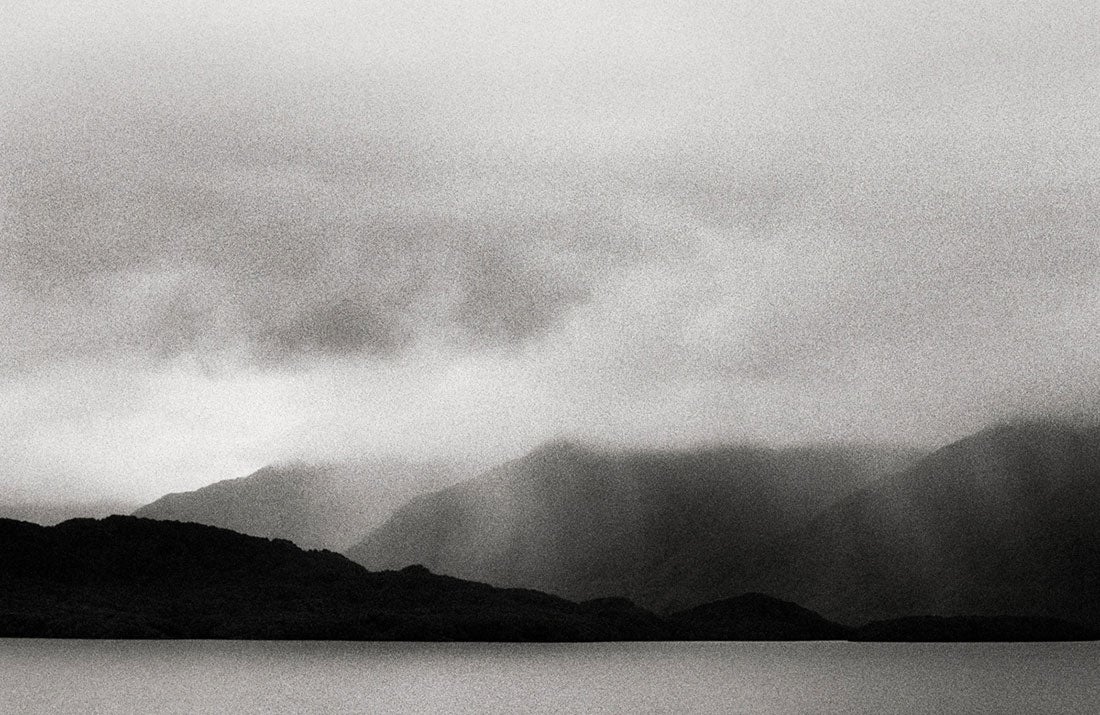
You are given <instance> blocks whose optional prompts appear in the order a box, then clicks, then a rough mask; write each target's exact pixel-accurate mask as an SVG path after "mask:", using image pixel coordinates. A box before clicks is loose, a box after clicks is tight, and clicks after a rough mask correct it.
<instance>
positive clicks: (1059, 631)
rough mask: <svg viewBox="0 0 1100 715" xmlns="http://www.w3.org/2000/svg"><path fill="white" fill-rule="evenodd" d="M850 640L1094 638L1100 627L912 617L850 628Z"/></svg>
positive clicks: (987, 618) (1009, 618)
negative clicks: (851, 629)
mask: <svg viewBox="0 0 1100 715" xmlns="http://www.w3.org/2000/svg"><path fill="white" fill-rule="evenodd" d="M848 638H849V639H850V640H857V641H894V642H907V643H917V642H925V643H931V642H941V643H960V642H973V643H978V642H990V641H1019V642H1024V641H1051V640H1055V641H1093V640H1098V639H1100V630H1097V629H1095V628H1086V627H1084V626H1078V625H1076V624H1073V623H1067V622H1066V621H1061V620H1058V619H1057V618H1037V617H1026V616H952V617H948V618H945V617H942V616H909V617H908V618H898V619H895V620H892V621H873V622H871V623H868V624H866V625H864V626H862V627H860V628H857V629H855V630H853V631H850V632H849V634H848Z"/></svg>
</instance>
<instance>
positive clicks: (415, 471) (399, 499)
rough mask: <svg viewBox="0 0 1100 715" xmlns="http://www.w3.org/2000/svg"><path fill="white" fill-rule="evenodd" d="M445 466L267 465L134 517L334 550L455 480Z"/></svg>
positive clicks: (382, 463) (167, 500)
mask: <svg viewBox="0 0 1100 715" xmlns="http://www.w3.org/2000/svg"><path fill="white" fill-rule="evenodd" d="M460 474H461V472H460V471H459V470H458V469H457V468H455V467H453V466H450V465H444V464H416V463H406V462H401V461H385V460H372V461H362V462H350V463H340V464H289V465H279V466H269V467H264V468H263V469H260V470H259V471H257V472H254V473H252V474H250V475H248V476H246V477H241V478H239V479H227V480H225V481H221V482H217V483H215V484H211V485H209V486H206V487H203V488H201V489H196V490H195V491H190V492H180V493H176V494H168V495H166V496H164V497H161V498H160V499H158V500H156V501H155V502H153V503H151V504H147V505H146V506H143V507H141V508H140V509H138V510H137V511H135V512H134V516H140V517H144V518H147V519H162V520H171V521H193V522H195V523H197V524H206V525H208V526H220V527H222V528H223V529H232V530H233V531H238V532H240V533H242V534H249V535H251V536H265V537H267V538H271V539H287V540H289V541H292V542H294V543H295V544H297V545H298V546H301V547H302V548H307V549H333V550H336V551H340V550H343V549H346V548H347V547H349V546H351V545H352V544H354V543H355V542H356V541H358V540H359V539H361V538H362V537H363V535H364V534H365V533H367V531H368V530H370V529H371V528H373V527H375V526H378V525H379V524H380V523H381V522H383V521H384V520H385V519H386V517H388V516H389V514H390V512H391V511H392V510H393V509H395V508H396V507H398V506H400V505H401V504H403V503H404V502H406V501H408V500H409V499H411V498H412V497H414V496H416V495H417V494H420V493H422V492H426V491H431V490H434V489H439V488H441V487H444V486H447V485H448V484H452V483H454V482H455V481H458V479H460Z"/></svg>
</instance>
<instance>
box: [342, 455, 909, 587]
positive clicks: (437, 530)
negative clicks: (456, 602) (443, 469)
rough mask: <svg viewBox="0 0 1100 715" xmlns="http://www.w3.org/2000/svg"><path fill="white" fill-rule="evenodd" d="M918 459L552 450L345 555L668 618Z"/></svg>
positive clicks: (395, 522)
mask: <svg viewBox="0 0 1100 715" xmlns="http://www.w3.org/2000/svg"><path fill="white" fill-rule="evenodd" d="M913 458H914V455H913V453H912V452H911V451H906V450H896V449H887V448H881V447H838V446H831V447H806V448H790V449H766V448H760V447H719V448H711V449H700V450H692V451H663V452H661V451H653V452H648V451H608V450H597V449H593V448H589V447H584V446H580V445H577V444H571V443H554V444H550V445H546V446H544V447H543V448H541V449H538V450H536V451H534V452H532V453H531V454H529V455H527V456H525V457H523V458H521V459H518V460H515V461H512V462H509V463H507V464H505V465H502V466H501V467H498V468H496V469H494V470H491V471H489V472H488V473H486V474H484V475H482V476H480V477H478V478H475V479H472V480H468V481H466V482H463V483H461V484H457V485H455V486H452V487H450V488H447V489H444V490H441V491H437V492H433V493H430V494H426V495H423V496H420V497H418V498H416V499H413V500H412V501H411V502H410V503H408V504H407V505H405V506H403V507H401V508H400V509H398V510H397V511H396V512H395V513H394V515H393V516H392V517H391V518H390V519H389V520H388V521H387V522H386V523H385V524H384V525H382V526H380V527H379V528H377V529H375V530H373V531H372V532H370V533H369V534H368V535H367V537H366V538H365V539H364V540H363V541H362V542H360V543H359V544H357V545H355V546H354V547H352V548H351V549H349V550H348V551H347V554H348V556H349V557H350V558H352V559H353V560H355V561H357V562H358V563H360V564H363V565H364V566H366V567H367V568H371V569H379V568H382V569H385V568H399V567H401V566H404V565H408V564H411V563H418V564H424V565H425V566H427V567H428V568H431V569H432V570H435V571H439V572H441V573H447V574H451V575H454V576H458V577H460V578H468V579H473V580H478V581H485V582H488V583H492V584H495V585H500V586H523V587H528V588H537V589H539V590H545V591H548V592H551V593H556V594H559V595H562V596H565V597H567V598H576V599H586V598H594V597H599V596H608V595H620V596H627V597H630V598H634V599H637V600H639V601H640V602H642V603H645V604H646V605H649V606H655V607H663V606H667V605H670V604H671V603H672V601H671V600H670V599H672V597H673V595H674V594H675V593H678V591H679V586H680V585H682V584H683V579H684V575H685V572H687V571H690V573H691V575H692V576H698V575H699V574H698V570H699V569H698V567H699V566H701V565H702V564H704V563H706V564H708V565H709V566H710V568H711V570H712V571H714V573H715V576H714V580H715V582H717V580H718V579H720V578H724V577H729V576H731V575H736V574H740V573H742V571H743V569H744V568H745V567H746V564H748V563H750V562H752V561H753V560H755V559H758V558H759V557H761V556H762V555H763V554H764V553H765V551H766V549H767V548H768V547H769V544H770V543H771V542H772V540H774V539H775V538H777V537H779V536H780V535H782V534H785V533H787V532H788V531H790V530H792V529H794V528H796V527H798V526H801V525H804V524H805V523H806V522H808V521H809V520H810V519H811V518H812V517H813V516H815V515H816V514H817V513H819V512H820V511H821V510H822V509H824V508H826V507H827V506H829V505H831V504H833V503H835V502H836V501H838V500H840V499H842V498H843V497H845V496H847V495H849V494H851V493H853V492H855V491H857V490H859V489H860V488H862V487H864V486H866V485H868V484H869V483H871V482H872V481H873V480H874V479H875V478H877V477H879V476H881V475H882V474H884V473H889V472H892V471H894V470H896V469H899V468H901V467H903V466H906V465H908V464H910V463H912V460H913ZM705 585H710V584H704V585H701V586H699V587H698V590H702V589H703V588H704V586H705ZM723 595H729V594H723ZM682 601H683V603H678V604H677V605H684V604H687V603H688V602H690V601H692V599H690V598H688V599H682ZM695 602H698V601H695Z"/></svg>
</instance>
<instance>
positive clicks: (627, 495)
mask: <svg viewBox="0 0 1100 715" xmlns="http://www.w3.org/2000/svg"><path fill="white" fill-rule="evenodd" d="M907 462H909V463H908V464H907ZM347 553H348V555H349V556H350V557H351V558H352V559H354V560H356V561H358V562H359V563H362V564H364V565H366V566H368V567H370V568H379V567H384V568H395V567H399V566H401V565H404V564H407V563H423V564H426V565H428V566H429V567H430V568H432V569H433V570H438V571H439V572H442V573H448V574H452V575H455V576H460V577H463V578H472V579H478V580H484V581H486V582H489V583H493V584H498V585H507V586H520V585H522V586H527V587H532V588H539V589H543V590H546V591H549V592H552V593H557V594H560V595H564V596H567V597H571V598H592V597H597V596H609V595H623V596H628V597H631V598H633V599H635V600H636V601H637V602H639V603H640V604H642V605H643V606H646V607H650V608H654V609H657V610H659V611H670V610H677V609H682V608H686V607H690V606H694V605H698V604H701V603H705V602H711V601H716V600H719V599H723V598H727V597H730V596H734V595H737V594H741V593H745V592H760V593H766V594H769V595H771V596H774V597H777V598H781V599H786V600H790V601H793V602H797V603H800V604H802V605H804V606H806V607H809V608H811V609H813V610H815V611H817V612H820V613H821V614H823V615H824V616H825V617H827V618H829V619H832V620H836V621H839V622H842V623H848V624H858V623H863V622H866V621H871V620H881V619H897V618H901V617H905V616H909V615H912V614H918V613H929V614H937V615H941V616H954V615H972V614H983V615H1005V616H1046V617H1052V618H1061V619H1066V620H1070V621H1074V622H1079V623H1083V624H1087V625H1091V626H1100V598H1097V596H1098V595H1100V430H1098V429H1096V428H1092V427H1081V426H1072V425H1065V424H1059V423H1054V422H1014V423H1008V424H1002V425H998V426H995V427H991V428H989V429H986V430H983V431H981V432H979V433H977V434H974V435H971V436H969V437H967V438H964V439H962V440H959V441H957V442H955V443H953V444H950V445H948V446H946V447H944V448H942V449H940V450H938V451H936V452H934V453H932V454H928V455H924V456H923V457H922V458H919V459H913V456H912V455H911V454H898V453H885V454H884V453H881V452H878V453H876V452H873V451H864V452H862V453H856V454H855V455H853V453H852V452H851V451H846V450H838V451H829V450H823V449H804V450H755V449H748V448H738V449H734V448H729V449H721V450H711V451H697V452H689V453H618V454H610V453H600V452H596V451H592V450H587V449H584V448H579V447H576V446H573V445H551V446H550V447H547V448H545V449H543V450H540V451H537V452H535V453H533V454H532V455H529V456H528V457H526V458H524V459H521V460H519V461H517V462H513V463H510V464H508V465H504V466H503V467H501V468H499V469H497V470H494V471H492V472H490V473H488V474H486V475H484V476H482V477H479V478H477V479H474V480H471V481H467V482H464V483H462V484H459V485H455V486H453V487H450V488H448V489H444V490H441V491H439V492H435V493H432V494H428V495H424V496H421V497H419V498H417V499H414V500H413V501H412V502H410V503H409V504H408V505H406V506H404V507H402V508H401V509H399V510H397V512H396V513H395V514H394V515H393V516H392V517H391V518H390V520H389V521H388V522H386V523H385V524H384V525H382V526H380V527H379V528H377V529H375V530H374V531H372V532H371V533H369V534H368V535H367V537H366V538H365V539H364V540H363V542H361V543H360V544H358V545H356V546H354V547H353V548H351V549H350V550H348V552H347Z"/></svg>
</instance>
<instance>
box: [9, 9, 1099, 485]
mask: <svg viewBox="0 0 1100 715" xmlns="http://www.w3.org/2000/svg"><path fill="white" fill-rule="evenodd" d="M0 28H3V29H2V30H0V32H2V34H3V42H0V491H2V490H3V489H5V488H6V489H7V490H8V491H15V492H26V493H31V494H34V495H38V496H40V497H58V496H59V495H60V496H67V497H72V496H73V495H80V496H96V497H101V496H110V497H117V496H126V497H135V498H153V497H156V496H158V495H160V494H162V493H164V492H166V491H178V490H181V489H190V488H195V487H198V486H201V485H203V484H206V483H209V482H212V481H216V480H219V479H225V478H230V477H235V476H241V475H243V474H246V473H248V472H250V471H252V470H254V469H256V468H258V467H260V466H263V465H264V464H267V463H269V462H272V461H278V460H286V459H346V458H358V457H361V456H370V455H383V456H385V455H389V456H400V457H402V458H412V459H437V458H450V457H459V458H463V459H468V458H472V459H480V460H487V461H493V460H495V459H500V458H504V457H507V456H512V455H515V454H518V453H521V452H522V451H524V450H526V449H529V448H531V447H533V446H535V445H537V444H539V443H540V442H543V441H547V440H551V439H557V438H562V437H566V438H581V439H587V440H593V441H600V442H608V443H615V444H622V445H628V446H690V445H694V444H700V443H712V442H742V441H753V442H765V443H775V444H788V443H802V442H813V441H828V440H845V441H882V442H889V443H894V444H915V445H926V446H935V445H938V444H942V443H944V442H946V441H949V440H951V439H953V438H956V437H959V436H961V435H963V434H966V433H967V432H969V431H973V430H976V429H979V428H981V427H983V426H985V425H986V424H988V423H990V422H992V421H997V420H1001V419H1007V418H1010V417H1013V416H1015V415H1017V414H1022V413H1030V412H1035V411H1039V412H1044V413H1047V412H1051V411H1054V412H1058V413H1065V412H1069V413H1073V414H1093V413H1094V412H1096V408H1097V407H1098V406H1100V395H1098V394H1097V393H1098V392H1100V387H1098V386H1100V380H1098V379H1097V375H1098V374H1100V337H1098V336H1100V330H1098V326H1100V5H1097V4H1096V3H1094V2H1087V1H1081V2H1057V1H1054V0H1051V1H1048V2H1032V3H1026V4H1018V5H1016V4H1014V5H1012V6H1009V5H1008V4H1005V3H1002V2H985V1H982V0H976V1H974V2H967V3H956V2H942V1H938V0H937V1H921V0H917V1H908V2H889V1H885V0H878V1H874V2H871V1H867V2H855V1H849V0H844V1H841V0H818V1H815V2H787V1H785V0H773V1H769V2H763V1H761V2H736V1H733V2H713V3H712V2H705V1H695V2H677V1H676V0H669V1H665V2H644V1H639V2H630V3H627V2H606V1H599V0H596V1H595V2H593V1H585V2H579V1H578V2H573V1H572V0H560V1H558V2H552V3H548V2H538V1H537V0H534V1H530V2H500V1H490V0H468V1H466V2H461V3H455V2H421V1H417V0H404V1H402V2H372V1H369V0H361V1H357V2H325V1H323V0H322V1H320V2H310V3H298V2H276V1H272V2H266V1H265V2H224V1H219V2H198V1H190V2H187V1H177V2H171V3H167V2H163V3H162V2H156V1H153V2H149V1H142V2H136V1H135V2H96V1H92V0H84V1H82V2H49V1H48V0H42V1H39V2H34V3H29V2H27V3H22V2H11V3H5V4H4V5H3V6H2V7H0Z"/></svg>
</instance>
